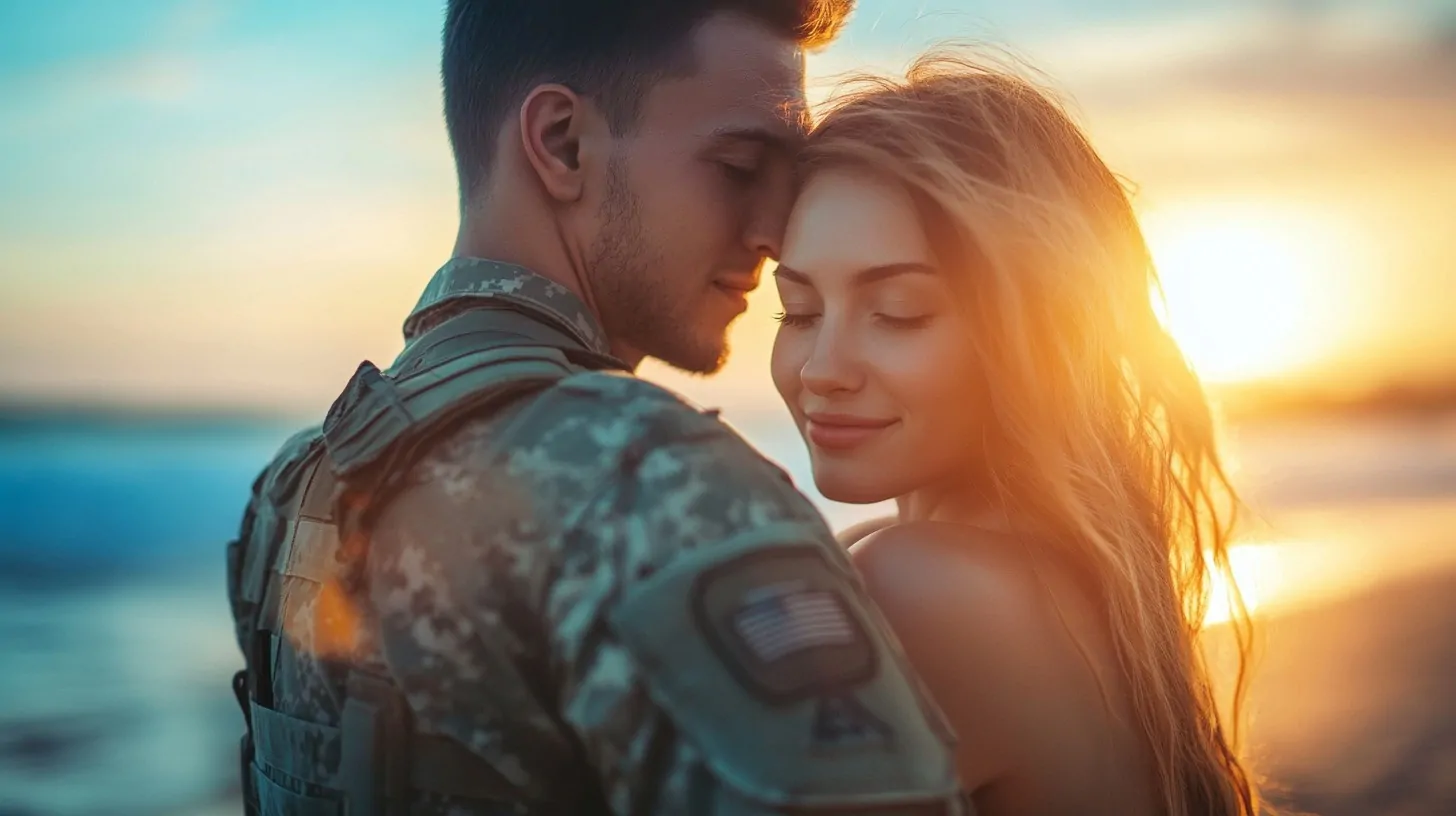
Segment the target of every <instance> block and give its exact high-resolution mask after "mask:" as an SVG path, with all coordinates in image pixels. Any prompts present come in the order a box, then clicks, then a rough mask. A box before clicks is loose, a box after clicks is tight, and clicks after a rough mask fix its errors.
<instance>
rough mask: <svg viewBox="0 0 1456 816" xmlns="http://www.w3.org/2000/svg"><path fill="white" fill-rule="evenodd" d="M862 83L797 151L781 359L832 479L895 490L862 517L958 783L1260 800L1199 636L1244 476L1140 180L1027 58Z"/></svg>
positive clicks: (1001, 796) (1151, 804)
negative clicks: (1118, 170)
mask: <svg viewBox="0 0 1456 816" xmlns="http://www.w3.org/2000/svg"><path fill="white" fill-rule="evenodd" d="M866 83H867V84H866V85H865V86H864V87H863V88H862V89H860V90H858V91H857V92H854V93H850V94H849V95H847V96H846V97H844V98H843V99H842V100H841V101H840V102H839V103H838V104H837V105H836V106H835V107H834V108H833V109H832V110H831V111H830V112H829V113H828V115H827V116H826V117H825V119H824V120H823V121H822V123H821V125H820V126H819V128H818V129H817V130H816V132H815V134H814V135H813V137H812V139H811V142H810V144H809V146H808V148H807V150H806V151H805V153H804V158H803V163H802V170H803V174H802V179H803V187H802V192H801V195H800V198H799V200H798V202H797V204H796V207H795V209H794V212H793V215H792V218H791V220H790V224H789V228H788V234H787V235H786V238H785V244H784V251H783V253H782V260H781V264H780V266H779V269H778V271H777V273H776V278H777V282H778V287H779V292H780V295H781V297H782V301H783V306H784V313H783V315H782V316H781V320H782V326H781V327H780V330H779V334H778V337H777V340H776V342H775V346H774V352H773V376H774V382H775V384H776V385H777V387H778V389H779V392H780V393H781V394H782V396H783V398H784V400H785V401H786V402H787V404H788V406H789V408H790V411H791V413H792V414H793V416H794V419H795V421H796V422H797V423H798V425H799V428H800V430H801V431H802V433H803V435H804V437H805V439H806V441H807V443H808V445H809V448H810V452H811V456H812V460H813V467H814V478H815V481H816V482H817V484H818V486H819V489H820V490H821V491H822V492H823V493H824V495H825V496H827V497H829V498H831V499H835V500H837V501H843V502H855V503H867V502H876V501H882V500H886V499H890V498H893V499H895V500H896V502H897V503H898V509H899V518H898V519H894V520H890V521H887V522H885V523H884V524H882V525H880V527H881V529H876V530H873V531H869V530H866V529H864V528H861V529H858V530H855V531H851V533H850V534H849V535H848V536H847V537H848V538H849V539H851V540H850V541H848V542H847V543H852V544H853V545H854V546H853V549H852V554H853V557H854V559H855V562H856V563H857V564H858V566H859V567H860V568H861V569H862V571H863V574H864V577H865V580H866V582H867V584H868V586H869V588H870V591H871V593H872V594H873V595H874V596H875V598H876V600H877V601H878V602H879V604H880V605H881V607H882V609H883V610H884V612H885V614H886V616H887V617H888V618H889V620H890V622H891V624H892V625H893V626H894V627H895V629H896V631H897V632H898V633H899V635H900V636H901V640H902V642H903V644H904V646H905V648H906V651H907V652H908V655H909V657H910V659H911V661H912V663H914V664H915V665H916V667H917V668H918V669H919V671H920V673H921V675H922V677H923V678H924V680H925V682H926V684H927V686H929V688H930V691H931V693H932V694H933V696H934V697H935V698H936V699H937V700H938V701H939V702H940V704H941V706H942V707H943V709H944V710H945V712H946V714H947V715H948V716H949V718H950V719H951V722H952V724H953V725H954V726H955V728H956V730H957V732H958V733H959V735H960V737H961V746H960V753H959V756H958V762H959V767H960V772H961V775H962V781H963V783H964V784H965V786H966V789H967V790H968V791H969V792H970V793H971V795H972V796H973V798H974V799H975V801H976V803H977V806H978V810H979V812H980V813H981V814H982V816H996V814H1031V813H1036V814H1043V813H1047V814H1050V813H1057V814H1062V813H1066V814H1073V813H1076V814H1091V813H1098V814H1102V813H1106V814H1123V815H1124V816H1133V815H1134V814H1154V813H1166V814H1172V816H1184V815H1185V814H1252V813H1254V812H1255V811H1256V798H1255V793H1254V791H1253V788H1252V784H1251V782H1250V779H1249V776H1248V774H1247V773H1246V771H1245V769H1244V768H1243V767H1242V766H1241V765H1240V762H1239V760H1238V758H1237V755H1236V753H1235V746H1234V744H1233V740H1232V739H1231V738H1230V736H1229V735H1228V734H1227V733H1226V732H1225V730H1224V728H1223V727H1222V725H1221V724H1220V721H1219V714H1218V711H1217V709H1216V706H1215V701H1214V694H1213V691H1212V689H1211V684H1210V680H1209V677H1208V673H1207V668H1206V666H1205V665H1204V663H1203V660H1202V658H1201V656H1200V652H1199V650H1198V648H1197V644H1196V640H1197V636H1198V631H1199V629H1200V626H1201V618H1202V614H1203V609H1204V607H1205V605H1206V595H1207V587H1208V581H1207V577H1208V576H1207V574H1206V573H1207V570H1208V565H1209V564H1210V563H1211V564H1212V565H1214V566H1215V568H1219V569H1221V570H1222V571H1223V572H1224V573H1225V574H1227V571H1228V570H1227V567H1228V560H1227V548H1228V540H1229V526H1230V522H1231V519H1230V516H1231V514H1232V511H1233V509H1234V506H1235V504H1234V501H1233V494H1232V491H1231V490H1230V489H1229V485H1228V483H1227V480H1226V478H1225V476H1224V473H1223V470H1222V469H1221V467H1220V464H1219V460H1218V454H1217V451H1216V449H1215V442H1214V431H1213V425H1212V421H1211V419H1210V414H1209V409H1208V405H1207V403H1206V400H1205V397H1204V394H1203V391H1202V389H1201V387H1200V385H1199V382H1198V380H1197V379H1196V377H1195V376H1194V374H1193V373H1192V372H1191V371H1190V370H1189V367H1188V366H1187V364H1186V363H1185V362H1184V359H1183V357H1182V355H1181V354H1180V353H1179V351H1178V349H1177V347H1176V346H1175V344H1174V342H1173V341H1172V339H1171V338H1170V337H1169V336H1168V334H1167V333H1166V332H1165V331H1164V329H1163V327H1162V326H1161V324H1160V323H1159V321H1158V319H1157V317H1156V316H1155V314H1154V310H1153V306H1152V301H1151V294H1150V290H1151V287H1153V286H1154V285H1155V278H1154V272H1153V269H1152V264H1151V262H1150V259H1149V255H1148V250H1147V247H1146V245H1145V244H1144V241H1143V237H1142V235H1141V233H1140V231H1139V228H1138V224H1137V221H1136V218H1135V217H1134V214H1133V210H1132V208H1131V206H1130V205H1129V202H1128V198H1127V196H1126V194H1125V193H1124V191H1123V189H1122V187H1121V185H1120V184H1119V182H1118V179H1117V178H1116V177H1115V176H1113V174H1112V173H1111V172H1110V171H1109V170H1108V169H1107V167H1106V166H1105V165H1104V164H1103V162H1102V161H1101V159H1100V158H1099V157H1098V156H1097V154H1096V152H1095V151H1094V150H1093V149H1092V148H1091V146H1090V145H1089V144H1088V142H1087V140H1086V138H1085V137H1084V136H1083V135H1082V134H1081V132H1079V130H1078V129H1077V127H1076V126H1075V125H1074V124H1073V123H1072V122H1071V121H1070V120H1069V119H1068V118H1067V116H1066V115H1065V114H1064V113H1063V112H1062V111H1061V110H1060V109H1059V108H1058V107H1057V106H1056V105H1055V104H1054V103H1053V102H1051V101H1050V100H1049V99H1048V98H1047V97H1046V96H1044V95H1043V94H1041V93H1040V92H1038V91H1037V90H1035V89H1034V88H1033V87H1032V86H1031V85H1030V84H1028V83H1026V82H1024V81H1021V80H1019V79H1016V78H1014V77H1013V76H1011V75H1009V74H1004V73H1000V72H997V71H993V70H987V69H983V68H979V67H977V66H975V65H972V64H969V63H967V62H965V61H963V60H958V59H954V58H945V57H939V58H927V59H925V60H922V61H921V62H920V63H919V64H918V65H917V66H916V67H915V68H914V69H913V70H912V72H911V73H910V75H909V77H908V79H907V80H906V81H904V82H899V83H896V82H889V81H882V80H867V81H866ZM866 533H868V534H866ZM861 537H862V538H861ZM856 538H861V540H859V541H858V542H857V543H856V542H854V541H853V539H856ZM1236 606H1238V605H1237V604H1236ZM1238 631H1239V632H1240V634H1241V638H1240V644H1241V645H1243V646H1245V648H1244V649H1243V651H1244V652H1246V651H1247V648H1246V644H1247V637H1246V636H1247V631H1248V629H1247V616H1244V617H1243V618H1242V625H1241V626H1240V627H1239V630H1238ZM1240 676H1241V677H1242V672H1241V673H1240ZM1240 685H1242V680H1241V681H1240ZM1237 696H1241V689H1240V695H1237ZM1236 712H1237V708H1235V713H1236Z"/></svg>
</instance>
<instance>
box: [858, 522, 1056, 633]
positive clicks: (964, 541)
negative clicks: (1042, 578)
mask: <svg viewBox="0 0 1456 816" xmlns="http://www.w3.org/2000/svg"><path fill="white" fill-rule="evenodd" d="M850 557H851V558H852V559H853V561H854V564H855V566H856V567H857V568H858V569H859V571H860V574H861V575H862V576H863V578H864V580H865V582H866V585H867V586H868V587H869V589H870V592H871V594H872V595H874V596H875V599H876V601H877V602H878V603H880V605H881V606H883V607H893V608H895V609H896V610H897V611H898V614H901V615H913V616H915V619H914V620H907V621H905V622H906V623H915V622H924V623H932V622H933V623H936V624H937V625H946V624H950V625H955V626H960V627H966V626H970V627H989V626H997V627H1008V626H1009V627H1017V628H1024V627H1029V626H1033V625H1034V624H1035V623H1036V621H1037V619H1038V618H1039V617H1040V615H1037V614H1035V612H1036V611H1037V610H1038V609H1039V608H1040V607H1041V606H1042V599H1043V596H1044V592H1043V590H1041V589H1040V588H1039V585H1038V583H1037V580H1036V576H1035V573H1034V572H1033V571H1032V570H1031V569H1030V568H1029V566H1028V564H1027V562H1026V559H1025V558H1024V557H1023V554H1022V551H1021V549H1020V544H1019V543H1018V542H1017V540H1016V539H1015V538H1014V537H1012V536H1010V535H1006V534H1002V533H997V532H993V531H990V530H982V529H978V528H974V527H967V526H965V525H960V524H947V523H943V522H913V523H910V524H893V525H888V526H884V527H881V528H879V529H877V530H874V531H872V532H870V533H868V534H867V535H865V536H863V537H862V538H861V539H860V540H859V541H858V542H857V543H856V544H855V545H854V546H852V547H851V548H850ZM901 607H903V609H901ZM890 611H891V610H890V609H889V608H887V609H886V612H887V614H889V613H890Z"/></svg>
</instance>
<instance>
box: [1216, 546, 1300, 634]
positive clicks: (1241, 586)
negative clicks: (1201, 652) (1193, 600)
mask: <svg viewBox="0 0 1456 816" xmlns="http://www.w3.org/2000/svg"><path fill="white" fill-rule="evenodd" d="M1281 554H1282V549H1281V546H1280V545H1279V544H1277V543H1274V542H1245V543H1241V544H1236V545H1234V546H1232V547H1230V548H1229V568H1230V570H1231V571H1232V572H1233V585H1232V586H1231V585H1230V582H1229V580H1228V578H1227V577H1226V576H1225V575H1224V574H1223V573H1222V572H1220V571H1219V570H1218V569H1217V568H1215V567H1214V565H1213V563H1212V560H1211V559H1210V561H1209V565H1208V566H1209V573H1208V580H1209V586H1208V589H1209V597H1208V609H1207V610H1206V611H1205V613H1204V616H1203V625H1204V627H1205V628H1207V627H1211V626H1216V625H1218V624H1220V623H1227V622H1228V621H1230V620H1232V619H1233V616H1234V609H1235V597H1234V594H1233V590H1234V588H1235V587H1237V589H1238V596H1239V597H1238V600H1239V601H1242V603H1243V606H1244V609H1245V610H1246V611H1248V612H1249V614H1251V615H1252V614H1254V613H1255V612H1256V611H1257V610H1258V609H1259V608H1260V607H1263V606H1267V605H1269V604H1270V603H1271V602H1274V601H1275V600H1277V599H1278V598H1279V597H1280V596H1282V595H1283V594H1284V593H1285V591H1286V590H1287V586H1286V584H1287V581H1286V577H1285V571H1284V569H1283V566H1284V565H1283V562H1282V559H1281Z"/></svg>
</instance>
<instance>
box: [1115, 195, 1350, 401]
mask: <svg viewBox="0 0 1456 816" xmlns="http://www.w3.org/2000/svg"><path fill="white" fill-rule="evenodd" d="M1144 227H1145V230H1146V233H1147V236H1148V243H1149V246H1150V248H1151V250H1152V253H1153V259H1154V262H1155V263H1156V264H1157V268H1158V274H1159V276H1160V278H1161V280H1162V284H1163V298H1164V301H1165V306H1164V307H1163V308H1162V316H1163V318H1164V321H1165V325H1167V326H1168V329H1169V331H1171V332H1172V333H1173V336H1174V337H1175V338H1176V339H1177V340H1178V343H1179V345H1180V346H1181V347H1182V348H1183V352H1184V354H1185V355H1187V357H1188V359H1189V362H1190V363H1191V364H1192V365H1193V367H1194V368H1195V369H1197V371H1198V373H1199V375H1200V376H1202V377H1203V378H1204V379H1206V380H1209V381H1213V382H1231V381H1239V380H1254V379H1260V378H1265V377H1270V376H1274V375H1279V374H1284V373H1288V372H1290V371H1292V370H1294V369H1297V368H1298V367H1299V366H1300V365H1302V364H1305V363H1308V362H1310V361H1312V360H1313V358H1315V357H1317V356H1318V355H1319V354H1320V353H1321V352H1322V351H1324V350H1326V349H1327V347H1328V346H1329V343H1330V340H1331V338H1330V336H1329V332H1328V331H1327V329H1328V327H1327V326H1325V325H1323V322H1324V321H1323V319H1322V318H1323V317H1324V315H1323V314H1322V313H1321V310H1319V309H1317V308H1314V306H1315V305H1316V304H1315V301H1317V300H1319V299H1320V298H1321V297H1322V296H1323V292H1324V290H1325V288H1326V287H1327V285H1328V284H1329V283H1332V282H1333V281H1332V280H1331V277H1332V276H1331V275H1330V274H1329V272H1330V268H1329V263H1328V256H1329V246H1328V245H1327V243H1326V242H1324V241H1323V240H1322V238H1321V234H1320V233H1321V232H1322V230H1320V229H1318V228H1317V225H1312V224H1310V223H1308V222H1306V221H1304V220H1301V219H1299V218H1296V217H1291V216H1287V215H1284V214H1279V213H1256V212H1252V211H1248V210H1246V209H1242V208H1241V209H1240V210H1237V211H1232V212H1229V211H1218V210H1209V211H1198V212H1194V211H1189V212H1184V213H1179V214H1177V215H1174V216H1172V217H1168V218H1160V217H1157V216H1156V215H1154V216H1150V217H1147V218H1145V219H1144ZM1334 277H1337V276H1334ZM1322 281H1323V282H1324V283H1322Z"/></svg>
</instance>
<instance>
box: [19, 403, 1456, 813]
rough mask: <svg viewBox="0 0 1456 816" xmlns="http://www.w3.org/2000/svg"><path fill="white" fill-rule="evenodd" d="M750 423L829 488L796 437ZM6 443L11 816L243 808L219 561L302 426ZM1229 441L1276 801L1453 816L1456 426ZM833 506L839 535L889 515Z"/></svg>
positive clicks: (1259, 709)
mask: <svg viewBox="0 0 1456 816" xmlns="http://www.w3.org/2000/svg"><path fill="white" fill-rule="evenodd" d="M730 420H732V421H734V424H735V426H736V427H738V428H739V430H740V431H742V432H743V433H744V435H745V436H746V437H747V438H748V439H749V440H750V441H751V442H753V443H754V444H755V445H757V446H758V447H759V448H760V449H761V450H763V451H765V453H767V454H768V455H770V456H772V457H773V458H775V459H776V460H777V461H780V462H781V463H782V464H784V466H785V468H786V469H787V470H788V471H789V472H790V473H791V474H792V475H793V476H794V478H795V480H796V481H797V482H798V483H799V484H800V485H801V486H804V487H806V488H807V487H809V486H810V484H811V480H809V478H808V473H807V466H806V464H807V463H806V461H805V459H804V458H803V452H802V449H801V448H799V447H798V446H797V440H796V439H795V438H794V435H793V430H792V429H791V428H788V427H786V426H785V425H784V424H783V423H782V422H781V421H778V420H774V419H773V418H771V417H770V418H759V417H740V418H737V419H734V418H732V417H730ZM7 433H8V435H0V536H4V538H0V644H3V652H0V655H3V658H0V659H3V671H0V816H42V815H43V816H89V814H115V815H116V816H128V815H129V814H138V816H140V815H141V814H147V815H148V816H152V815H154V814H168V815H173V814H175V816H213V814H220V813H236V812H239V811H238V808H237V802H236V795H237V789H236V783H235V779H234V775H235V754H234V751H235V746H236V739H237V736H238V735H239V733H240V731H241V718H240V716H239V714H238V712H237V709H236V705H235V703H234V701H233V699H232V697H231V693H230V691H229V688H228V679H229V677H230V675H231V673H232V672H233V671H234V670H235V669H236V668H237V667H238V665H239V663H240V659H239V656H238V653H237V649H236V645H235V643H234V641H233V634H232V630H231V627H230V622H229V619H228V614H227V609H226V602H225V598H224V593H223V575H222V549H221V548H222V544H223V542H224V541H225V540H226V537H227V536H228V535H229V534H230V533H231V530H232V528H233V526H234V525H235V524H236V514H237V512H238V509H239V508H240V504H239V503H240V502H241V501H242V498H243V496H244V495H245V491H246V489H247V484H248V482H249V481H250V480H251V478H252V475H253V472H254V471H255V470H256V468H257V467H259V466H261V464H262V463H263V461H264V460H266V458H267V457H268V455H269V454H270V453H271V451H272V449H273V447H275V446H276V444H277V443H278V442H279V441H281V439H282V437H283V435H285V434H286V433H287V428H285V427H282V426H279V427H268V428H252V429H238V428H229V429H213V430H211V431H198V430H193V431H189V432H188V433H186V434H181V435H177V434H167V433H155V432H148V433H147V434H140V435H139V434H137V433H135V432H128V431H125V430H124V429H122V430H118V429H116V428H109V429H100V430H98V429H96V428H94V427H92V428H81V427H77V428H59V429H57V428H52V429H50V430H49V431H46V435H42V436H43V437H44V438H42V436H38V435H37V433H36V432H34V431H33V430H32V431H27V432H23V433H22V432H16V431H14V430H11V431H9V432H7ZM1230 445H1231V446H1232V448H1233V450H1234V452H1235V453H1236V456H1235V457H1234V459H1235V461H1236V465H1237V478H1238V479H1239V480H1240V482H1241V484H1243V485H1247V486H1248V491H1247V492H1248V493H1249V495H1250V501H1251V504H1252V505H1253V506H1254V507H1255V508H1256V511H1257V512H1258V514H1259V517H1260V519H1261V521H1260V522H1259V524H1258V525H1257V526H1256V528H1254V529H1252V530H1251V532H1250V536H1249V538H1248V540H1247V541H1245V542H1244V543H1243V544H1242V545H1241V547H1240V550H1239V552H1240V553H1242V554H1243V555H1242V556H1241V557H1240V558H1238V559H1236V567H1238V568H1241V569H1243V570H1244V573H1245V576H1244V577H1247V578H1249V579H1250V580H1251V582H1252V584H1253V588H1254V589H1255V591H1256V592H1255V594H1256V595H1257V598H1256V601H1257V608H1256V612H1257V613H1258V614H1259V616H1260V627H1259V632H1260V643H1259V648H1258V654H1257V661H1256V663H1255V666H1254V669H1255V673H1254V684H1253V691H1252V694H1251V698H1250V702H1249V708H1248V713H1249V715H1250V722H1251V731H1250V740H1249V745H1250V752H1251V755H1252V757H1253V759H1254V762H1255V766H1256V768H1257V769H1258V770H1259V771H1260V772H1261V773H1263V774H1265V775H1267V776H1268V777H1269V779H1270V782H1271V790H1275V791H1277V793H1276V795H1275V796H1274V801H1275V802H1276V804H1279V805H1282V806H1284V807H1286V808H1287V809H1288V810H1289V811H1293V812H1306V813H1315V814H1323V816H1346V815H1347V814H1350V815H1353V814H1360V815H1361V816H1366V814H1371V815H1376V816H1378V815H1379V814H1391V815H1392V816H1414V815H1416V814H1421V815H1426V814H1429V816H1450V814H1453V813H1456V694H1453V692H1452V690H1453V689H1456V638H1453V637H1452V634H1451V633H1452V632H1453V631H1456V487H1453V486H1456V455H1451V454H1452V451H1453V450H1456V418H1450V417H1438V418H1424V419H1418V420H1412V419H1400V418H1381V419H1377V420H1360V421H1341V422H1327V423H1310V422H1302V423H1295V424H1293V425H1272V426H1265V427H1252V426H1250V427H1248V428H1245V429H1243V430H1241V431H1239V432H1238V433H1236V434H1235V435H1234V436H1233V438H1232V439H1231V441H1230ZM810 492H811V495H812V496H813V497H814V498H815V499H816V501H819V502H820V503H821V506H822V507H823V508H824V509H825V512H826V514H827V515H828V517H829V518H830V519H831V521H832V523H834V524H835V526H843V525H845V524H847V523H850V522H851V521H853V520H855V519H857V518H862V517H864V516H865V515H870V514H873V513H876V512H881V511H883V509H884V508H883V507H880V508H876V507H869V508H865V507H846V506H842V505H834V504H832V503H828V502H824V501H823V499H822V497H819V496H817V494H813V493H812V490H811V491H810ZM1223 637H1226V633H1225V632H1224V630H1223V629H1221V628H1220V627H1217V626H1215V627H1213V628H1212V629H1211V630H1210V633H1209V641H1210V642H1209V647H1210V652H1211V653H1212V654H1213V655H1214V656H1215V658H1218V657H1219V656H1221V655H1226V644H1223V645H1221V643H1220V638H1223Z"/></svg>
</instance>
